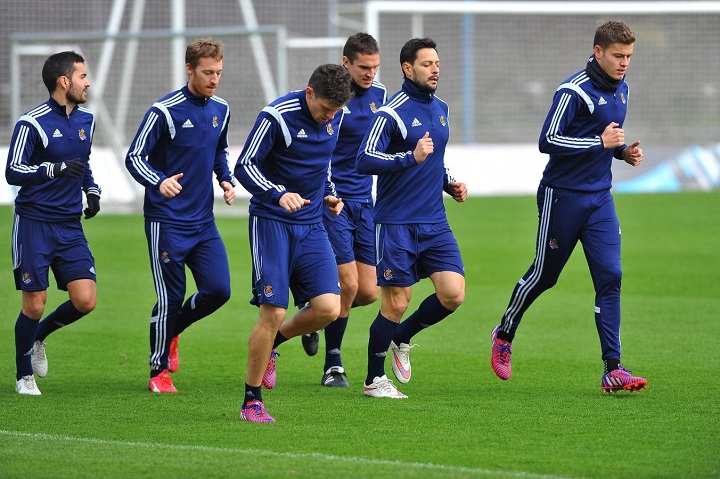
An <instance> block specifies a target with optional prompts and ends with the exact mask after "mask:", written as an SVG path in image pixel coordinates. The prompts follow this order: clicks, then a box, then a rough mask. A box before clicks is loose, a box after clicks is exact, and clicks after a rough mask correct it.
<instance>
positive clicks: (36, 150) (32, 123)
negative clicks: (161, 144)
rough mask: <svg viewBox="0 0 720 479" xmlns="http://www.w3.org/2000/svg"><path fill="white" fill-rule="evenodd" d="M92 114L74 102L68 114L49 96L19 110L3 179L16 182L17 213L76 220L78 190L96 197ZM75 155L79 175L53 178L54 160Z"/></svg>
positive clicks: (79, 199)
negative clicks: (80, 165) (79, 164)
mask: <svg viewBox="0 0 720 479" xmlns="http://www.w3.org/2000/svg"><path fill="white" fill-rule="evenodd" d="M94 132H95V118H94V116H93V114H92V113H91V112H90V110H88V109H86V108H84V107H81V106H76V107H75V108H74V109H73V110H72V112H70V115H67V113H66V110H65V105H60V104H58V103H57V102H56V101H55V100H54V99H52V98H49V99H48V100H47V101H46V102H45V103H43V104H41V105H38V106H37V107H35V108H33V109H32V110H30V111H28V112H27V113H25V114H24V115H22V116H21V117H20V118H19V119H18V121H17V123H15V130H14V131H13V135H12V139H11V140H10V150H9V152H8V159H7V167H6V168H5V178H6V179H7V182H8V183H9V184H11V185H16V186H20V190H19V191H18V194H17V197H16V198H15V212H16V213H17V214H18V215H20V216H22V217H24V218H29V219H32V220H35V221H49V222H61V221H69V220H77V219H79V218H80V215H81V214H82V209H83V201H82V192H83V191H85V193H86V194H88V193H92V194H95V195H98V196H100V187H99V186H98V185H97V184H96V183H95V180H94V179H93V175H92V170H91V169H90V164H89V161H90V150H91V146H92V138H93V133H94ZM74 159H79V160H81V161H83V162H84V163H85V174H84V175H83V177H82V178H76V179H75V178H55V177H54V176H53V168H52V165H53V163H59V162H61V161H68V160H74Z"/></svg>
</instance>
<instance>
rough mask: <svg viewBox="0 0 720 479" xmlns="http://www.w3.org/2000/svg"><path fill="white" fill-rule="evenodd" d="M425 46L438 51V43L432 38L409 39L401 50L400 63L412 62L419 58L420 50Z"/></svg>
mask: <svg viewBox="0 0 720 479" xmlns="http://www.w3.org/2000/svg"><path fill="white" fill-rule="evenodd" d="M423 48H433V49H435V51H437V43H435V40H433V39H432V38H428V37H426V38H413V39H412V40H408V41H407V42H405V45H403V47H402V49H401V50H400V65H402V64H403V63H405V62H408V63H410V64H412V63H413V62H414V61H415V59H416V58H417V52H418V50H422V49H423Z"/></svg>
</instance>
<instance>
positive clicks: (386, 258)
mask: <svg viewBox="0 0 720 479" xmlns="http://www.w3.org/2000/svg"><path fill="white" fill-rule="evenodd" d="M375 233H376V238H377V247H376V254H377V266H376V271H377V277H378V285H379V286H398V287H406V286H412V285H413V284H415V283H417V282H418V281H420V280H421V279H423V278H427V277H428V276H430V275H431V274H433V273H436V272H438V271H454V272H456V273H458V274H461V275H463V276H465V267H464V265H463V261H462V257H461V256H460V248H459V247H458V244H457V241H456V240H455V236H454V235H453V232H452V231H451V230H450V225H448V223H447V222H443V223H433V224H407V225H395V224H376V225H375Z"/></svg>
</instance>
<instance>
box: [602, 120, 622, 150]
mask: <svg viewBox="0 0 720 479" xmlns="http://www.w3.org/2000/svg"><path fill="white" fill-rule="evenodd" d="M618 126H620V125H619V124H618V123H615V122H612V123H610V124H609V125H608V126H606V127H605V131H603V132H602V137H601V139H602V143H603V148H611V149H615V148H617V147H618V146H623V145H624V144H625V130H623V129H622V128H618Z"/></svg>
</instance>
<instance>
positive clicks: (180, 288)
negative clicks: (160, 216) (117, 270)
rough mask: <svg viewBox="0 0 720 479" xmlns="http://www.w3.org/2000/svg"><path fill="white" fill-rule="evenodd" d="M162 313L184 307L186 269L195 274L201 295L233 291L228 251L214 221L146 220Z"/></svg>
mask: <svg viewBox="0 0 720 479" xmlns="http://www.w3.org/2000/svg"><path fill="white" fill-rule="evenodd" d="M145 236H146V238H147V243H148V252H149V254H150V268H151V270H152V275H153V282H154V284H155V291H156V293H157V296H158V308H159V311H161V312H164V311H174V310H177V309H179V308H180V307H181V306H182V303H183V301H184V298H185V292H186V288H187V282H186V276H185V267H186V266H187V267H188V268H189V269H190V271H191V272H192V275H193V279H194V281H195V286H197V288H198V291H205V292H214V291H224V290H226V289H228V288H229V287H230V266H229V265H228V257H227V251H226V250H225V244H224V243H223V240H222V238H221V237H220V233H219V232H218V229H217V226H216V224H215V222H214V221H211V222H209V223H204V224H199V225H182V226H181V225H175V224H170V223H161V222H159V221H150V220H145Z"/></svg>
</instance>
